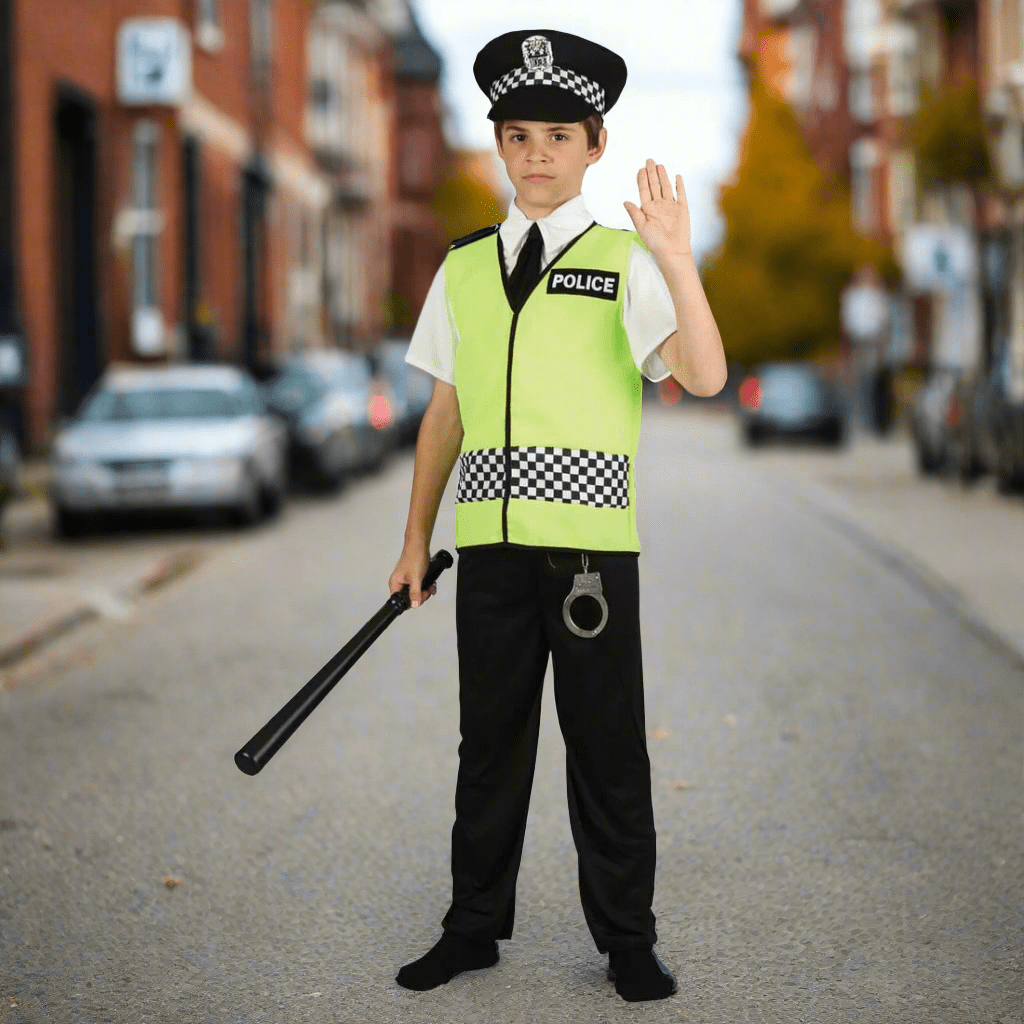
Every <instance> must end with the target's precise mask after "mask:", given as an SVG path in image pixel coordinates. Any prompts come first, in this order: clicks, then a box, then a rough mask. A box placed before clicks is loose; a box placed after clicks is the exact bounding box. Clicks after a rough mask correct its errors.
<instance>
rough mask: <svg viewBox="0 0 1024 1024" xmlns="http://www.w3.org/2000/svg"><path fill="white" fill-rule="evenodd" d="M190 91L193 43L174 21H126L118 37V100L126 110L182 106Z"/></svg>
mask: <svg viewBox="0 0 1024 1024" xmlns="http://www.w3.org/2000/svg"><path fill="white" fill-rule="evenodd" d="M191 91H192V41H191V37H190V36H189V33H188V29H186V28H185V26H184V25H183V24H182V23H181V22H180V21H178V20H177V19H176V18H129V19H127V20H126V21H122V22H121V26H120V28H119V29H118V33H117V97H118V99H119V100H120V101H121V102H122V103H124V104H126V105H127V106H149V105H153V104H156V105H160V106H171V107H178V106H181V105H182V104H183V103H184V102H185V101H186V100H187V99H188V96H189V93H190V92H191Z"/></svg>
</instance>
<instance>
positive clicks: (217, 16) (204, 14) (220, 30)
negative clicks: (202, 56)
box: [196, 0, 224, 53]
mask: <svg viewBox="0 0 1024 1024" xmlns="http://www.w3.org/2000/svg"><path fill="white" fill-rule="evenodd" d="M220 5H221V0H196V45H197V46H199V47H201V48H202V49H204V50H208V51H210V52H211V53H213V52H216V51H217V50H220V49H221V48H222V47H223V46H224V26H223V24H222V22H221V10H220Z"/></svg>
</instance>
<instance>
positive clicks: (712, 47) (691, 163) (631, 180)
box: [411, 0, 749, 261]
mask: <svg viewBox="0 0 1024 1024" xmlns="http://www.w3.org/2000/svg"><path fill="white" fill-rule="evenodd" d="M411 2H412V4H413V7H414V9H415V11H416V16H417V19H418V21H419V24H420V27H421V28H422V30H423V33H424V35H425V36H426V37H427V39H428V40H429V41H430V43H431V45H432V46H434V47H435V49H437V50H438V52H439V53H440V54H441V57H442V59H443V60H444V73H443V76H442V79H441V89H442V94H443V97H444V102H445V104H446V105H447V107H448V108H449V117H448V119H447V122H446V134H447V135H448V142H449V144H450V145H452V146H456V147H458V148H466V149H489V150H491V151H492V152H495V144H494V133H493V128H492V122H490V121H489V120H488V119H487V111H488V110H489V109H490V102H489V101H488V99H487V97H486V96H485V95H484V94H483V92H482V91H481V90H480V87H479V86H478V85H477V84H476V79H475V78H474V77H473V61H474V60H475V59H476V55H477V53H478V52H479V51H480V50H481V49H482V48H483V46H484V45H485V44H486V43H487V42H488V41H489V40H491V39H493V38H494V37H495V36H499V35H501V34H502V33H504V32H510V31H513V30H517V29H537V30H538V31H543V29H545V28H548V29H556V30H559V31H562V32H572V33H574V34H575V35H581V36H585V37H586V38H588V39H592V40H593V41H594V42H597V43H600V44H601V45H602V46H606V47H608V48H609V49H610V50H614V51H615V52H616V53H618V54H619V55H620V56H621V57H622V58H623V60H624V61H625V62H626V68H627V72H628V76H627V79H626V87H625V89H624V90H623V93H622V95H621V97H620V98H619V100H618V102H617V103H616V104H615V106H614V107H613V108H612V110H611V111H610V112H609V113H608V114H607V115H606V116H605V128H607V129H608V145H607V148H606V150H605V153H604V156H602V157H601V159H600V160H599V161H598V163H596V164H594V165H593V166H592V167H590V168H589V169H588V170H587V172H586V176H585V177H584V179H583V196H584V198H585V200H586V203H587V208H588V209H589V211H590V213H591V214H592V215H593V217H594V219H595V220H597V221H598V223H600V224H605V225H607V226H608V227H614V228H627V229H630V230H632V229H633V223H632V221H631V220H630V218H629V214H628V213H626V210H625V207H624V206H623V205H622V204H623V202H624V201H625V200H629V201H630V202H633V203H636V204H637V205H640V198H639V192H638V190H637V182H636V176H637V171H639V169H640V168H641V167H642V166H643V165H644V162H645V161H646V160H647V158H648V157H650V158H652V159H653V160H654V161H655V162H656V163H661V164H664V165H665V169H666V170H667V171H668V175H669V178H670V179H671V180H672V181H673V183H674V182H675V176H676V175H677V174H681V175H682V177H683V184H684V187H685V190H686V199H687V204H688V207H689V210H690V231H691V241H692V244H693V251H694V255H695V256H696V258H697V260H698V261H699V260H700V258H701V255H702V254H703V253H704V252H705V251H707V250H708V249H713V248H714V247H715V246H716V245H717V244H718V242H719V241H720V239H721V236H722V232H723V231H724V227H725V225H724V223H723V221H722V218H721V214H720V213H719V210H718V194H717V188H718V185H719V183H720V182H721V181H723V180H724V179H727V178H729V177H730V176H731V175H732V173H733V171H734V169H735V165H736V160H737V157H738V150H739V142H740V139H741V137H742V133H743V131H744V128H745V125H746V121H747V118H748V110H749V107H748V102H747V90H746V82H745V79H744V76H743V71H742V67H741V65H740V63H739V61H738V60H737V58H736V47H737V44H738V39H739V31H740V25H741V19H742V0H616V2H612V0H558V2H557V3H554V2H552V0H494V2H491V3H467V2H466V0H411ZM556 59H557V55H556ZM495 159H498V157H497V155H496V154H495ZM498 170H499V173H500V175H501V177H502V178H503V180H505V181H506V183H507V182H508V178H507V175H506V174H505V167H504V164H501V163H500V162H499V164H498ZM513 195H514V192H513V190H512V187H511V184H509V185H508V193H507V195H506V197H505V198H506V201H511V199H512V196H513Z"/></svg>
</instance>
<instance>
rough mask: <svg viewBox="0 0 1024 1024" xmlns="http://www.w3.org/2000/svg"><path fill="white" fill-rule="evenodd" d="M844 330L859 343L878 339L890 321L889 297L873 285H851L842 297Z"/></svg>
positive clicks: (841, 306)
mask: <svg viewBox="0 0 1024 1024" xmlns="http://www.w3.org/2000/svg"><path fill="white" fill-rule="evenodd" d="M839 313H840V317H841V318H842V323H843V328H844V330H846V331H848V332H849V333H850V334H851V335H852V336H853V337H854V338H856V339H857V340H858V341H868V340H871V339H875V338H878V336H879V334H880V333H881V331H882V328H883V327H885V325H886V324H887V323H888V321H889V296H888V293H887V292H885V291H884V290H883V289H882V288H879V287H878V286H877V285H873V284H866V283H865V284H853V285H850V286H849V287H848V288H847V289H846V290H845V291H844V292H843V294H842V296H841V297H840V308H839Z"/></svg>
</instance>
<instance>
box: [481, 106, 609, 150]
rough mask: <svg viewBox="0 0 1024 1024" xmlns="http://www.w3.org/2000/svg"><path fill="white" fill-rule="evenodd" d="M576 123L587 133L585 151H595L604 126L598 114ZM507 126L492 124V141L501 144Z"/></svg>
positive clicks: (506, 122) (602, 119)
mask: <svg viewBox="0 0 1024 1024" xmlns="http://www.w3.org/2000/svg"><path fill="white" fill-rule="evenodd" d="M568 123H569V122H568V121H567V122H566V124H568ZM578 123H579V124H582V125H583V128H584V130H585V131H586V133H587V149H597V146H598V143H600V141H601V128H602V127H603V125H604V118H603V117H602V116H601V115H600V114H591V115H590V117H588V118H587V119H586V120H585V121H580V122H578ZM507 124H508V121H495V122H494V139H495V141H496V142H499V143H500V142H501V133H502V132H503V131H504V130H505V125H507Z"/></svg>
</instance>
